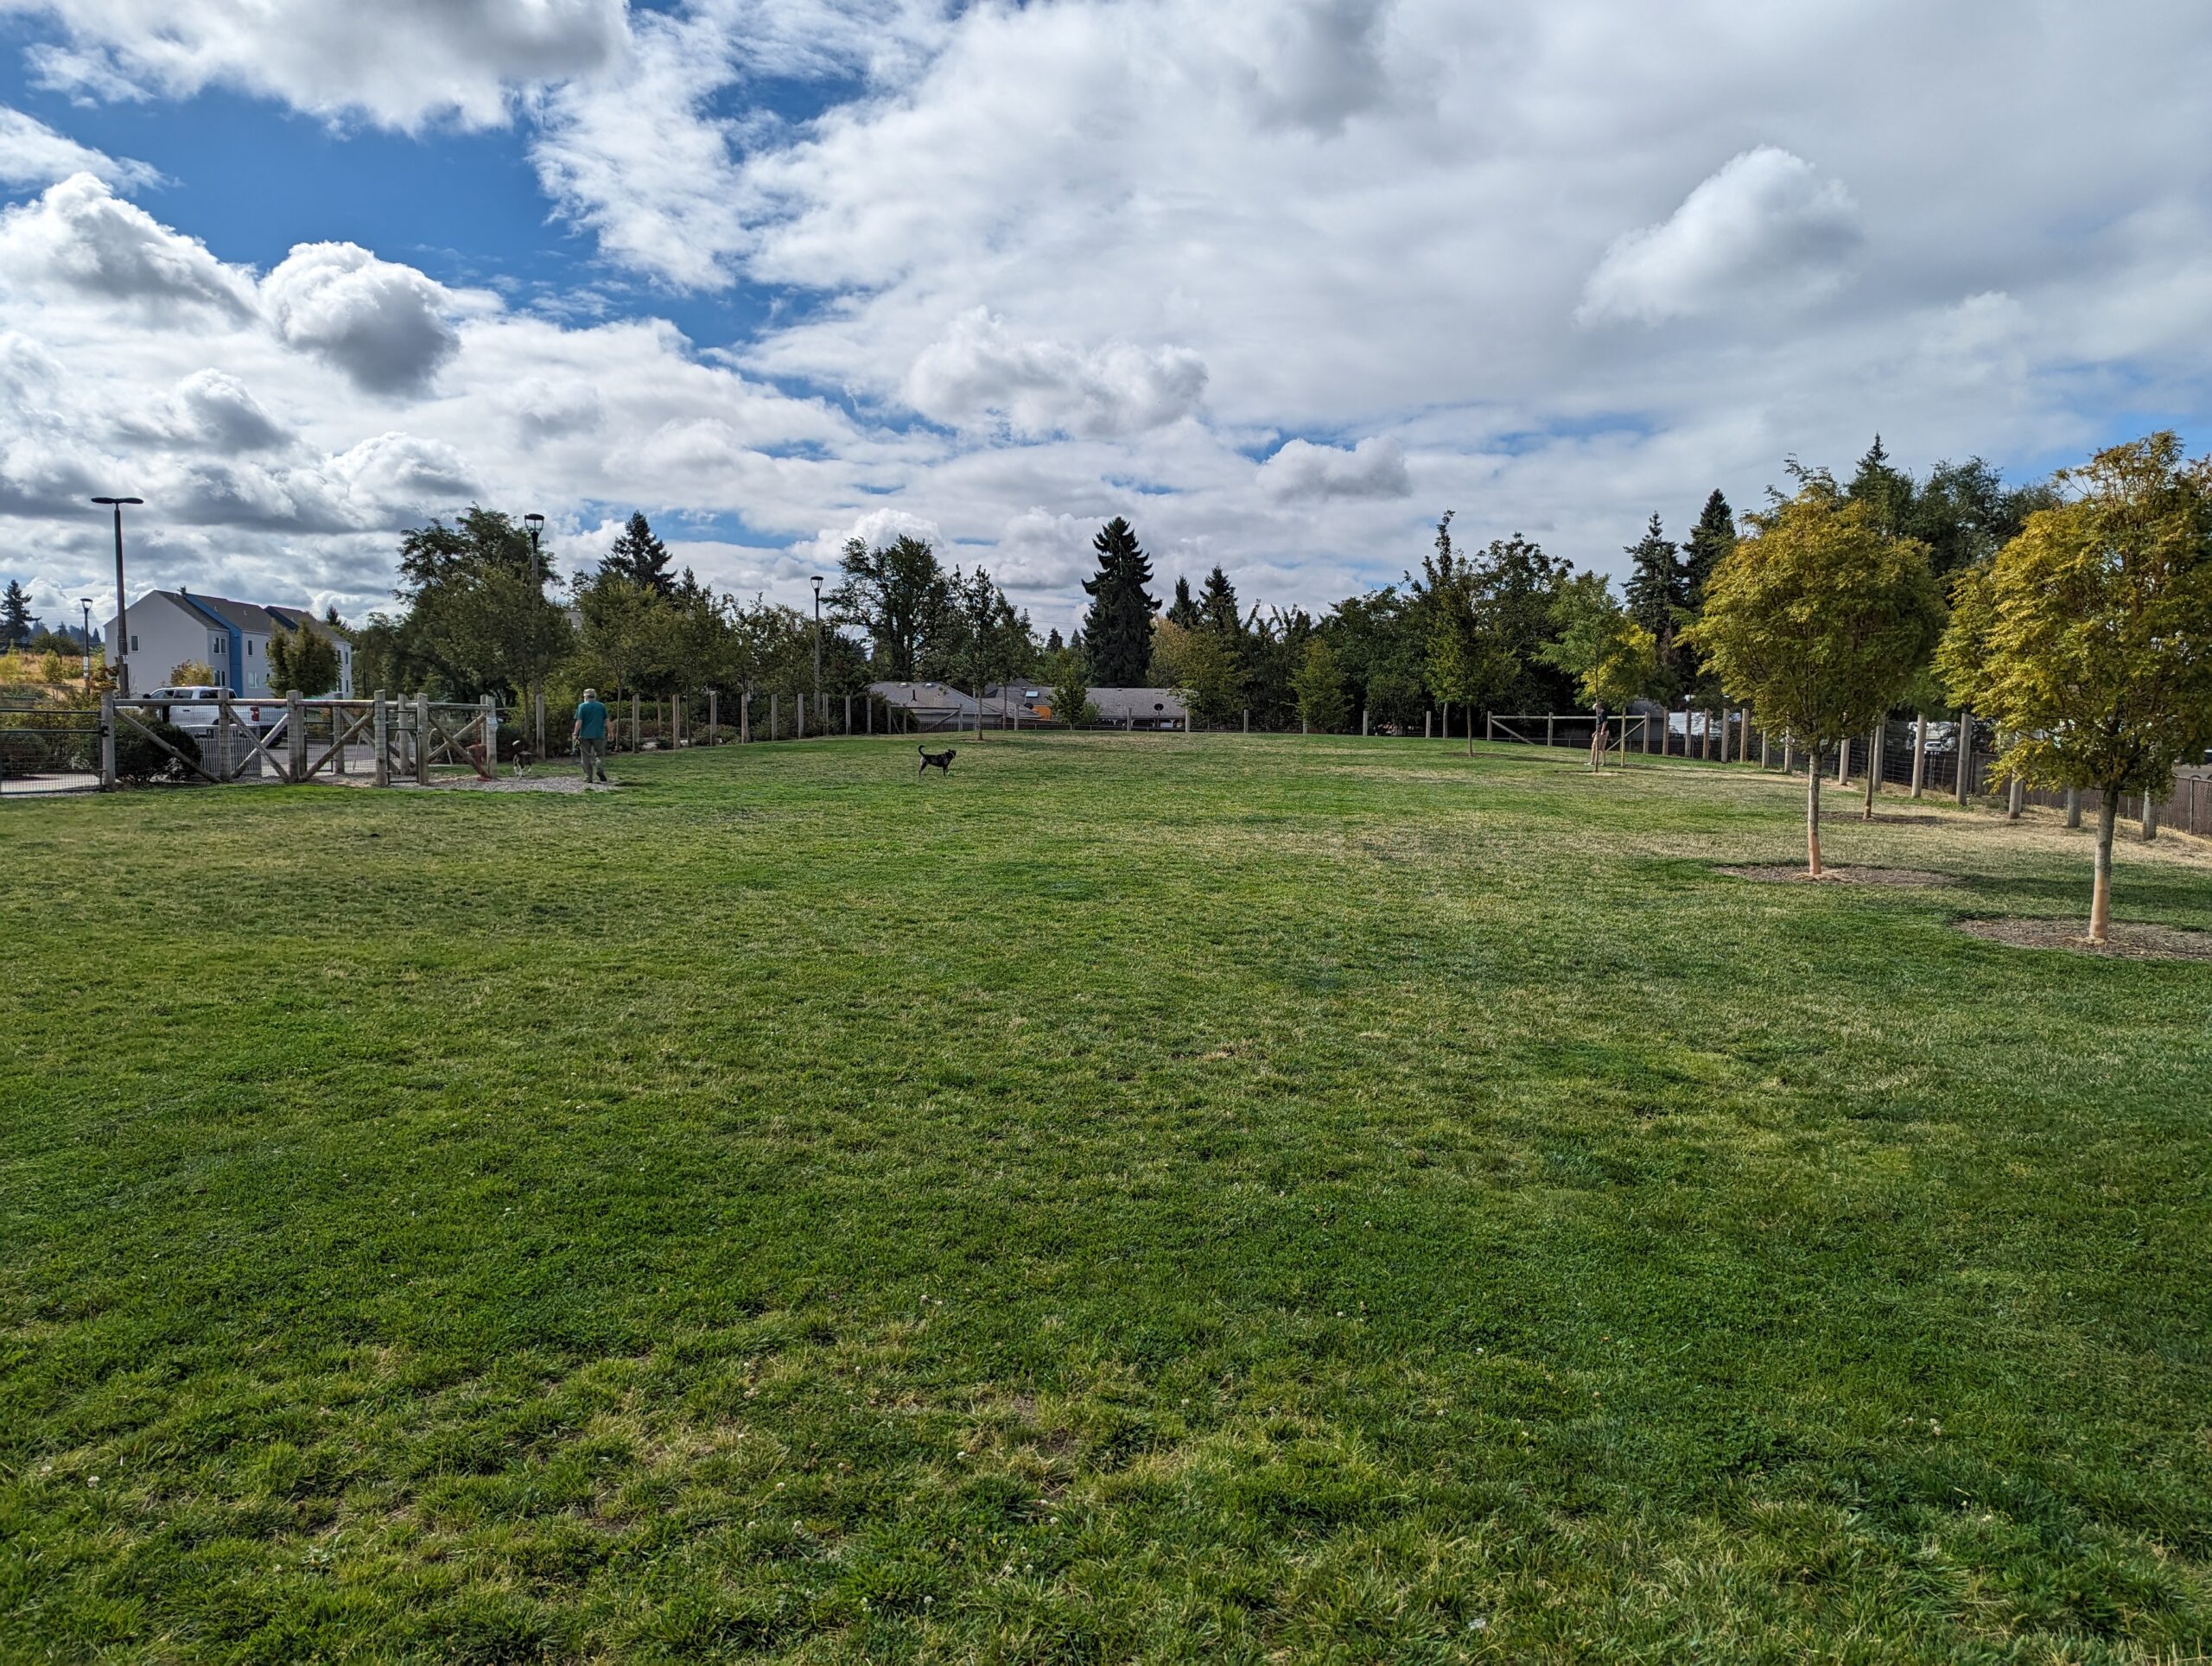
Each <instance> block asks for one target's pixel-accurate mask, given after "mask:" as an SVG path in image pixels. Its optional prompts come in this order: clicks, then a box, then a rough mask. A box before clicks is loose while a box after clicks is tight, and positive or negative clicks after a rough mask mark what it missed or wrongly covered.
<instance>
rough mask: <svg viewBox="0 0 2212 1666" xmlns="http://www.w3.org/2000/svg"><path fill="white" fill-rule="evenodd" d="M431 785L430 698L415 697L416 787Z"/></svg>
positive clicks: (419, 695)
mask: <svg viewBox="0 0 2212 1666" xmlns="http://www.w3.org/2000/svg"><path fill="white" fill-rule="evenodd" d="M429 784H430V696H429V695H427V694H418V695H416V696H415V785H417V786H428V785H429Z"/></svg>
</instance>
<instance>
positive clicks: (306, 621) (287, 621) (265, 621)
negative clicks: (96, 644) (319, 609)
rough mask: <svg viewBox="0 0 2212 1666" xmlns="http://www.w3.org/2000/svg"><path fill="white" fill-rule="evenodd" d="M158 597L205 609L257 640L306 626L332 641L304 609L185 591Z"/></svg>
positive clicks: (158, 592)
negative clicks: (248, 632) (257, 638)
mask: <svg viewBox="0 0 2212 1666" xmlns="http://www.w3.org/2000/svg"><path fill="white" fill-rule="evenodd" d="M154 595H157V596H163V597H166V598H168V600H170V601H176V602H179V603H181V604H183V605H185V606H186V607H187V610H188V611H189V610H190V609H191V608H193V607H198V608H200V609H203V610H204V611H206V612H207V613H211V614H214V615H215V616H216V617H217V618H218V619H219V620H222V621H223V622H224V623H225V624H226V625H228V626H232V628H233V629H235V630H239V631H251V632H252V633H254V634H255V635H257V636H270V635H273V634H274V633H277V632H278V631H291V630H297V629H298V628H299V627H300V626H302V625H305V626H307V627H308V629H309V630H312V631H314V632H315V633H316V634H317V635H319V636H327V637H332V639H334V640H335V637H334V633H333V632H332V631H331V629H330V627H329V626H327V625H326V624H324V623H323V622H322V620H319V619H317V618H316V617H315V615H314V614H311V613H309V612H308V610H307V609H306V608H304V607H284V606H283V605H282V604H279V605H277V606H274V607H263V606H262V605H261V604H260V603H258V602H254V601H232V599H231V598H230V597H228V596H211V595H201V594H200V592H199V591H197V590H187V589H184V588H181V587H180V588H177V589H175V590H156V591H155V592H154Z"/></svg>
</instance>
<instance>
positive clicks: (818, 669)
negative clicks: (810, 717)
mask: <svg viewBox="0 0 2212 1666" xmlns="http://www.w3.org/2000/svg"><path fill="white" fill-rule="evenodd" d="M814 713H815V715H816V716H817V717H819V716H820V715H822V575H821V574H819V573H817V574H816V575H814Z"/></svg>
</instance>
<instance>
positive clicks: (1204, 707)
mask: <svg viewBox="0 0 2212 1666" xmlns="http://www.w3.org/2000/svg"><path fill="white" fill-rule="evenodd" d="M1151 675H1152V677H1153V678H1154V681H1155V682H1156V683H1157V684H1159V685H1160V686H1161V687H1163V688H1171V689H1173V690H1175V692H1176V694H1177V695H1178V696H1180V697H1181V699H1182V701H1183V703H1184V705H1185V707H1186V708H1187V709H1189V711H1190V713H1191V715H1192V716H1193V717H1196V718H1197V719H1198V721H1199V722H1202V723H1205V724H1207V725H1209V726H1211V727H1219V726H1221V725H1224V724H1226V723H1229V722H1232V721H1234V720H1235V718H1236V714H1237V710H1238V703H1239V698H1240V696H1239V689H1238V683H1237V676H1236V658H1235V656H1234V655H1233V654H1231V653H1230V649H1229V645H1228V644H1227V643H1225V642H1224V641H1223V640H1222V639H1221V637H1220V636H1219V635H1218V634H1217V633H1215V632H1213V631H1210V630H1207V629H1205V628H1203V627H1194V628H1191V629H1185V627H1183V626H1179V625H1176V624H1173V623H1171V622H1170V621H1168V620H1161V621H1160V627H1159V630H1158V632H1157V633H1156V634H1155V637H1154V646H1153V655H1152V671H1151Z"/></svg>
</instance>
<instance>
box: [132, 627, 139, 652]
mask: <svg viewBox="0 0 2212 1666" xmlns="http://www.w3.org/2000/svg"><path fill="white" fill-rule="evenodd" d="M130 652H133V653H137V652H138V633H137V632H136V631H133V632H131V633H130Z"/></svg>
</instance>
